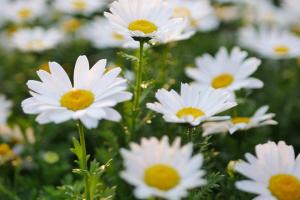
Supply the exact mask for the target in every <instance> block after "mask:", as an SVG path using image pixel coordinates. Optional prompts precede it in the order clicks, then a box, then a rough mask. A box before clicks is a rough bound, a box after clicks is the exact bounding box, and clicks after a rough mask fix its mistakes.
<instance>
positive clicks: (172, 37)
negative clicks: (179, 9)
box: [160, 20, 196, 44]
mask: <svg viewBox="0 0 300 200" xmlns="http://www.w3.org/2000/svg"><path fill="white" fill-rule="evenodd" d="M187 23H188V21H187V20H185V23H182V24H180V25H178V26H173V27H172V28H173V29H174V30H172V28H171V29H170V31H169V33H168V34H165V35H163V37H161V39H160V40H161V41H160V42H161V43H165V44H166V43H169V42H176V41H181V40H187V39H189V38H191V37H192V36H193V35H194V34H195V33H196V32H195V31H193V30H187V28H186V27H187Z"/></svg>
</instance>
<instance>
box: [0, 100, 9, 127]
mask: <svg viewBox="0 0 300 200" xmlns="http://www.w3.org/2000/svg"><path fill="white" fill-rule="evenodd" d="M11 107H12V102H11V101H9V100H7V99H6V98H5V97H4V96H2V95H0V125H4V124H6V121H7V118H8V116H9V115H10V109H11Z"/></svg>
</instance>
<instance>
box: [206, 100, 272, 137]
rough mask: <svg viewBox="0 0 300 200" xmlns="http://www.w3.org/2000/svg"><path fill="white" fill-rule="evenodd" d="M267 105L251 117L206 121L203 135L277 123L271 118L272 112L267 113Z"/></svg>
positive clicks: (231, 132)
mask: <svg viewBox="0 0 300 200" xmlns="http://www.w3.org/2000/svg"><path fill="white" fill-rule="evenodd" d="M268 110H269V106H263V107H261V108H259V109H258V110H257V111H256V112H255V114H254V115H253V116H252V117H232V118H231V119H230V120H226V121H221V122H207V123H205V124H203V129H204V132H203V136H207V135H212V134H217V133H227V132H229V133H230V134H233V133H234V132H236V131H238V130H249V129H251V128H257V127H261V126H266V125H277V124H278V123H277V122H276V121H275V120H273V118H274V117H275V114H274V113H267V111H268Z"/></svg>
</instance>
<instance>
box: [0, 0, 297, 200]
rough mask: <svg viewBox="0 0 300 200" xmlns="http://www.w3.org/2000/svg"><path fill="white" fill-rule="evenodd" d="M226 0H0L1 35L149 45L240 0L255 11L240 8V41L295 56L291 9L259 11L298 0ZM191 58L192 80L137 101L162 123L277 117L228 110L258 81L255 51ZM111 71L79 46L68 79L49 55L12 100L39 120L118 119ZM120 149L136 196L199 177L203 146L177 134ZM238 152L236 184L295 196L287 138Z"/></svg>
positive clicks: (184, 33) (206, 124)
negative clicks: (213, 0)
mask: <svg viewBox="0 0 300 200" xmlns="http://www.w3.org/2000/svg"><path fill="white" fill-rule="evenodd" d="M226 2H227V3H226V4H225V6H224V7H221V6H220V7H218V6H216V7H213V6H212V5H211V4H210V3H209V1H206V0H198V1H196V0H168V1H163V0H151V1H149V0H117V1H114V2H112V3H111V4H110V6H109V10H107V12H104V13H103V11H104V10H105V9H106V7H107V6H108V3H109V2H108V1H103V0H98V1H97V0H64V1H61V0H57V1H54V2H53V3H52V4H49V3H48V2H46V1H41V0H29V2H26V3H24V2H23V1H5V7H4V9H3V12H0V13H1V15H3V16H4V19H6V20H7V21H11V22H13V23H12V24H13V25H11V24H5V23H4V26H6V28H7V29H6V30H7V31H6V32H5V33H4V35H3V37H4V38H6V39H8V40H9V41H11V43H9V44H7V45H8V46H11V47H14V48H17V49H19V50H21V51H35V52H41V51H43V50H48V49H51V48H54V47H55V46H56V45H57V44H59V43H61V42H62V41H65V40H67V39H66V37H65V36H66V35H68V36H69V37H68V38H69V39H72V38H74V37H75V38H76V37H84V38H86V39H88V40H90V41H91V42H92V43H93V45H94V46H95V47H96V48H107V47H123V48H138V47H139V42H141V41H147V42H148V43H149V45H150V46H151V45H155V44H164V43H168V42H173V41H178V40H183V39H188V38H190V37H192V36H193V35H194V34H195V33H196V32H197V31H208V30H213V29H215V28H217V27H218V25H219V22H220V18H221V16H222V14H223V18H222V19H227V20H232V18H233V19H234V18H235V17H237V16H236V15H235V14H234V13H233V12H234V11H235V9H240V8H241V7H242V8H243V9H246V10H247V11H248V9H254V10H255V12H258V13H257V14H255V15H254V16H253V17H255V18H254V19H252V18H251V16H248V17H250V18H251V19H248V18H247V17H246V20H247V22H248V23H247V26H246V27H243V28H242V30H240V32H239V41H238V42H240V44H241V46H243V47H245V48H248V49H249V50H252V51H255V52H257V53H258V54H260V55H261V56H263V57H266V58H270V59H290V58H296V57H298V56H300V45H299V44H300V38H299V37H298V36H296V35H295V33H294V32H293V29H292V28H295V27H296V26H297V23H298V22H297V21H294V22H293V23H292V22H291V21H293V20H292V19H291V20H289V21H288V22H290V23H289V25H286V24H285V25H286V26H287V27H283V26H281V25H282V24H281V23H280V19H281V18H280V17H279V18H278V21H277V18H276V16H270V18H272V19H268V20H271V21H272V22H270V21H268V20H267V21H266V22H265V21H261V20H260V18H259V17H260V14H262V13H263V12H265V11H266V10H269V11H270V13H273V12H274V13H275V14H278V15H280V16H284V17H286V18H287V20H288V19H290V18H293V17H297V15H299V13H298V12H297V10H295V12H287V11H286V10H287V9H288V8H287V7H292V8H293V7H295V5H298V4H299V2H297V1H296V0H295V1H292V0H286V1H284V2H285V3H284V4H283V5H282V7H278V8H277V7H276V8H275V7H274V6H273V4H271V2H268V1H267V0H263V1H259V0H257V1H255V2H256V3H253V2H254V1H250V0H249V1H247V0H243V1H241V2H236V1H231V2H230V1H226ZM261 2H264V3H262V4H259V5H260V6H258V7H259V8H260V9H265V10H263V11H261V10H259V9H256V8H255V6H257V5H258V3H261ZM220 3H221V1H220ZM50 7H51V8H54V9H53V10H51V9H49V8H50ZM253 7H254V8H253ZM292 8H291V9H292ZM294 9H296V8H293V10H294ZM7 11H8V12H7ZM50 11H51V12H54V14H53V13H50ZM228 12H229V13H231V14H232V15H233V16H232V18H230V19H228V18H226V17H228V14H226V13H228ZM61 13H63V14H64V15H63V17H62V15H61ZM102 13H103V14H104V17H103V16H102ZM224 13H225V14H224ZM245 13H247V12H245ZM97 14H99V16H98V15H97ZM55 15H58V16H59V17H58V18H60V17H61V20H62V21H59V23H58V24H57V25H56V27H52V28H48V29H45V28H42V27H34V28H26V24H27V23H29V24H30V23H41V24H43V23H46V22H44V21H47V20H50V21H51V20H53V16H55ZM92 15H96V17H95V18H94V19H93V21H92V22H90V23H86V24H83V25H82V23H84V21H86V19H87V17H91V16H92ZM224 15H225V16H226V17H224ZM245 15H246V14H245ZM41 16H43V17H42V20H41V19H40V18H41ZM243 17H244V16H243ZM262 17H265V15H264V16H262ZM298 17H299V16H298ZM257 18H259V19H257ZM298 19H299V18H298ZM273 20H274V21H273ZM281 20H282V19H281ZM260 21H261V22H262V23H261V24H258V25H259V26H258V28H257V26H255V25H257V23H258V22H259V23H260ZM60 23H61V24H60ZM249 24H250V25H249ZM274 24H275V25H274ZM24 27H25V28H24ZM60 28H62V29H60ZM290 28H291V29H290ZM75 32H76V33H78V34H74V33H75ZM195 64H196V67H189V68H186V70H185V72H186V75H187V76H188V77H189V78H191V79H192V80H193V81H192V82H191V83H181V88H180V92H177V91H175V90H170V91H168V90H166V89H163V88H162V89H159V90H158V91H157V92H156V94H155V98H156V99H157V101H156V102H154V103H147V104H146V106H147V108H148V109H149V110H152V111H154V112H157V113H160V114H161V115H162V117H163V119H164V120H165V121H166V122H168V123H185V124H187V125H188V126H197V127H200V128H203V136H207V135H211V134H217V133H227V132H229V133H230V134H233V133H235V132H236V131H239V130H248V129H250V128H255V127H260V126H264V125H276V124H277V122H276V121H275V120H274V119H273V118H274V116H275V114H273V113H268V110H269V107H268V106H262V107H260V108H258V110H257V111H256V112H255V113H254V114H253V115H252V116H240V115H238V113H235V112H231V110H230V109H231V108H233V107H235V106H237V105H238V103H237V102H238V99H239V96H238V95H237V94H236V92H237V91H239V90H241V89H259V88H262V87H263V85H264V84H263V82H262V81H261V80H259V79H256V78H254V77H252V75H253V74H254V73H255V72H256V70H257V69H258V67H259V66H260V65H261V60H260V59H258V58H255V57H249V56H248V53H247V52H246V51H243V50H241V49H240V48H239V47H234V48H232V50H228V49H226V48H225V47H221V48H220V49H219V51H218V52H217V53H216V55H214V56H213V55H209V54H204V55H202V56H200V57H197V58H196V60H195ZM120 74H121V68H119V67H114V68H112V69H111V68H108V67H107V63H106V60H105V59H102V60H99V61H98V62H96V63H95V64H93V66H92V67H90V64H89V61H88V59H87V57H86V56H79V57H78V59H77V61H76V63H75V67H74V73H73V78H72V80H73V82H72V81H71V78H70V77H69V76H68V73H67V72H66V71H65V70H64V68H63V67H62V66H61V65H60V64H58V63H56V62H49V71H46V70H39V71H37V75H38V77H39V78H40V80H39V81H36V80H30V81H28V82H27V86H28V88H29V90H30V95H31V97H30V98H28V99H25V100H24V101H23V102H22V108H23V110H24V112H25V113H27V114H32V115H37V118H36V121H37V122H38V123H39V124H47V123H52V122H53V123H55V124H59V123H62V122H65V121H68V120H79V121H81V122H82V124H83V125H84V126H85V127H86V128H88V129H91V128H96V127H98V124H99V121H101V120H110V121H114V122H119V121H120V120H121V118H122V115H121V114H120V113H119V112H118V111H117V110H116V108H115V107H116V105H117V104H119V103H121V102H125V101H129V100H131V99H132V96H133V95H132V93H131V92H129V91H127V84H128V83H127V80H126V79H124V78H122V77H121V76H120ZM0 101H3V103H0V105H1V107H0V109H2V107H3V111H2V110H0V113H1V115H2V113H4V117H2V116H1V115H0V120H2V118H3V121H6V119H7V115H8V112H9V107H10V103H8V102H7V101H6V100H5V99H4V98H3V99H0ZM2 105H4V106H2ZM224 112H226V113H225V114H224ZM0 122H1V121H0ZM28 135H30V134H28ZM16 137H17V136H16ZM28 137H30V136H28ZM27 140H29V139H27ZM31 140H32V142H34V139H32V138H31ZM2 145H3V146H2ZM2 145H0V156H2V155H8V154H13V152H14V151H13V150H12V149H11V148H10V146H9V145H7V144H2ZM121 155H122V157H123V160H124V170H123V171H122V172H121V174H120V175H121V177H122V178H123V179H124V180H126V181H127V182H128V183H129V184H131V185H133V186H134V187H135V188H134V195H135V197H137V198H139V199H147V198H150V197H153V196H155V197H161V198H164V199H170V200H177V199H182V198H184V197H186V196H187V195H188V190H190V189H193V188H196V187H200V186H203V185H205V184H206V180H205V171H204V170H203V169H202V165H203V159H204V157H203V155H202V154H196V155H194V154H193V145H192V144H191V143H189V144H185V145H181V140H180V138H179V137H178V138H176V139H175V140H174V141H173V142H172V143H171V142H169V140H168V137H166V136H163V137H162V138H161V139H157V138H154V137H152V138H148V139H146V138H142V139H141V143H140V144H136V143H131V144H130V149H129V150H128V149H121ZM1 158H2V157H1ZM246 159H247V162H244V161H240V162H238V163H237V164H236V166H235V170H236V171H237V172H239V173H240V174H242V175H244V176H246V177H248V178H249V179H250V180H245V181H239V182H237V183H236V186H237V188H238V189H240V190H243V191H246V192H251V193H255V194H257V195H259V196H258V197H257V198H256V199H262V200H267V199H270V200H271V199H274V200H276V199H277V200H298V199H300V156H298V157H297V158H295V153H294V150H293V147H291V146H288V145H286V144H285V143H284V142H279V143H278V144H276V143H274V142H268V143H266V144H262V145H257V147H256V156H254V155H252V154H246Z"/></svg>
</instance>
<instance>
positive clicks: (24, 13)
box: [18, 8, 32, 19]
mask: <svg viewBox="0 0 300 200" xmlns="http://www.w3.org/2000/svg"><path fill="white" fill-rule="evenodd" d="M18 15H19V17H20V18H21V19H27V18H29V17H30V16H31V15H32V11H31V10H30V9H29V8H21V9H20V10H19V11H18Z"/></svg>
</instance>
